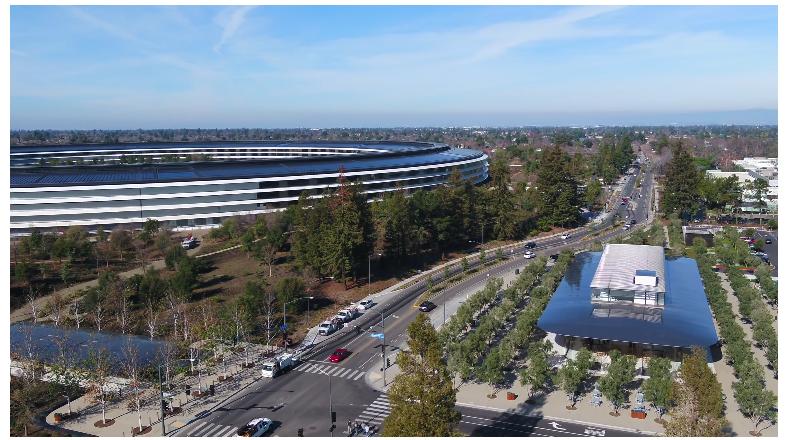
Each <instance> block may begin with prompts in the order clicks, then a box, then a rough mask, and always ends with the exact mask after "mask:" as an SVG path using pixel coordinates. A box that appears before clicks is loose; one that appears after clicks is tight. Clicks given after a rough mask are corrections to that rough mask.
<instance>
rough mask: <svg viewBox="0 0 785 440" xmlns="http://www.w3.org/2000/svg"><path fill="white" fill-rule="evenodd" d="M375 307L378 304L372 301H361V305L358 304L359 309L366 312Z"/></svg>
mask: <svg viewBox="0 0 785 440" xmlns="http://www.w3.org/2000/svg"><path fill="white" fill-rule="evenodd" d="M375 305H376V303H375V302H373V300H372V299H364V300H362V301H360V302H359V303H357V309H358V310H362V311H365V310H368V309H370V308H371V307H373V306H375Z"/></svg>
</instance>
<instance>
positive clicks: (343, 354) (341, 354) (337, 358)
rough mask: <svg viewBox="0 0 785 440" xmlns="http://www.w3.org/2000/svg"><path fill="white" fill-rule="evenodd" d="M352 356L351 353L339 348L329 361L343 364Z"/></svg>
mask: <svg viewBox="0 0 785 440" xmlns="http://www.w3.org/2000/svg"><path fill="white" fill-rule="evenodd" d="M350 354H352V352H351V351H349V350H347V349H345V348H339V349H337V350H335V352H333V354H331V355H330V357H328V358H327V360H328V361H330V362H334V363H337V362H341V361H342V360H344V359H346V358H348V357H349V355H350Z"/></svg>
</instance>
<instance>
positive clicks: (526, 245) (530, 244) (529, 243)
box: [523, 241, 537, 249]
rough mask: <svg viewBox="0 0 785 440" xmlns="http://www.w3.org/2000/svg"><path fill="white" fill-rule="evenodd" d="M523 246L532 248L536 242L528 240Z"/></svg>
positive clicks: (535, 245)
mask: <svg viewBox="0 0 785 440" xmlns="http://www.w3.org/2000/svg"><path fill="white" fill-rule="evenodd" d="M523 247H525V248H526V249H534V248H536V247H537V243H535V242H533V241H530V242H528V243H526V244H525V245H524V246H523Z"/></svg>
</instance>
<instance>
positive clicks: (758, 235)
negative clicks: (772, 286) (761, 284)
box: [753, 231, 779, 277]
mask: <svg viewBox="0 0 785 440" xmlns="http://www.w3.org/2000/svg"><path fill="white" fill-rule="evenodd" d="M753 238H755V239H756V240H758V239H760V240H764V241H763V243H764V244H763V252H766V254H767V255H768V256H769V263H771V265H772V266H773V267H774V270H772V271H771V276H773V277H776V276H777V270H778V267H779V265H778V264H777V233H776V232H768V231H757V232H755V237H753ZM766 238H770V239H771V244H765V243H766V241H765V240H766Z"/></svg>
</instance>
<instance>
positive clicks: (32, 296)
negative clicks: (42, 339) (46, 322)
mask: <svg viewBox="0 0 785 440" xmlns="http://www.w3.org/2000/svg"><path fill="white" fill-rule="evenodd" d="M36 299H38V295H37V293H36V291H35V290H33V288H32V287H31V288H30V292H29V293H28V294H27V303H28V304H30V313H31V314H32V315H33V324H38V311H39V310H38V304H37V303H36V302H35V300H36Z"/></svg>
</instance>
